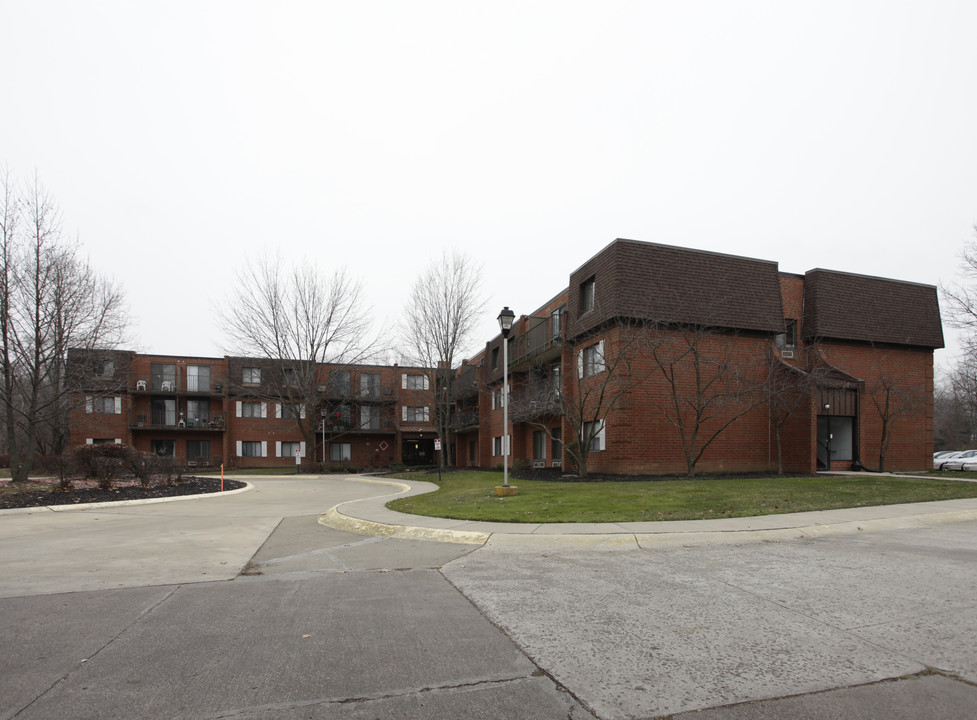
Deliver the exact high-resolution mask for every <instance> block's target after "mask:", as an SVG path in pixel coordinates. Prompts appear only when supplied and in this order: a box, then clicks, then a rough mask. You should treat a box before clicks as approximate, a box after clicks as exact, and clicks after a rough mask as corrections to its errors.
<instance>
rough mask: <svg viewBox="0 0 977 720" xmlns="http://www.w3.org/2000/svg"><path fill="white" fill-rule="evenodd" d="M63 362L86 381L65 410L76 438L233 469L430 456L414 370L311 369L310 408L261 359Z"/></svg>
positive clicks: (418, 372)
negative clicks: (312, 391)
mask: <svg viewBox="0 0 977 720" xmlns="http://www.w3.org/2000/svg"><path fill="white" fill-rule="evenodd" d="M82 364H83V365H84V366H83V367H79V365H82ZM69 367H70V368H71V372H72V373H73V374H74V376H75V377H80V378H82V385H83V387H84V388H85V390H84V391H83V392H82V393H79V394H78V396H77V397H76V398H75V402H73V403H72V406H71V410H70V411H69V427H70V435H71V445H72V446H77V445H82V444H86V443H89V444H91V443H101V442H117V443H125V444H127V445H131V446H133V447H135V448H136V449H138V450H141V451H144V452H154V453H156V454H158V455H160V456H163V457H173V458H175V459H177V460H179V461H181V462H184V463H186V465H188V466H190V467H218V466H220V465H222V464H223V465H224V466H225V467H227V468H230V469H234V468H261V467H268V468H272V467H283V466H290V465H292V466H294V465H295V464H296V456H298V461H299V462H300V463H301V464H303V465H306V466H308V465H310V464H312V463H319V462H322V463H326V464H335V465H354V466H359V467H380V466H389V465H390V464H392V463H401V462H403V463H407V464H430V463H432V462H434V457H435V456H434V438H435V435H436V433H435V431H434V423H433V418H432V416H431V407H430V405H431V401H430V397H431V395H430V391H429V388H430V373H429V372H428V371H426V370H424V369H421V368H408V367H399V366H397V365H393V366H374V365H358V366H355V367H320V368H316V372H317V378H316V382H317V383H318V385H317V386H316V389H315V397H316V402H315V403H314V407H309V404H308V403H307V402H305V401H304V399H303V398H304V396H299V395H298V394H296V393H295V392H291V391H290V390H291V387H290V386H291V385H292V384H293V383H292V382H291V378H290V377H289V372H290V371H289V369H287V368H284V369H283V368H282V367H281V366H280V364H279V363H276V362H274V361H271V360H266V359H255V358H238V357H222V358H216V357H182V356H175V355H142V354H138V353H134V352H128V351H106V352H100V353H97V354H95V355H94V356H93V355H90V354H84V355H83V354H81V353H77V354H75V355H74V356H73V355H72V354H71V353H69ZM303 427H304V429H305V432H303Z"/></svg>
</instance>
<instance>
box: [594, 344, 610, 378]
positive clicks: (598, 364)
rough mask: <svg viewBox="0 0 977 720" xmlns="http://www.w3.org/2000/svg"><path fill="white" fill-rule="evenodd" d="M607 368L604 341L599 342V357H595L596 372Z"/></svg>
mask: <svg viewBox="0 0 977 720" xmlns="http://www.w3.org/2000/svg"><path fill="white" fill-rule="evenodd" d="M606 368H607V366H606V364H605V363H604V341H603V340H601V341H600V342H599V343H597V357H595V358H594V372H604V370H605V369H606Z"/></svg>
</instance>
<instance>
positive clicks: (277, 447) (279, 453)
mask: <svg viewBox="0 0 977 720" xmlns="http://www.w3.org/2000/svg"><path fill="white" fill-rule="evenodd" d="M281 456H282V444H281V442H280V441H278V440H276V441H275V457H281Z"/></svg>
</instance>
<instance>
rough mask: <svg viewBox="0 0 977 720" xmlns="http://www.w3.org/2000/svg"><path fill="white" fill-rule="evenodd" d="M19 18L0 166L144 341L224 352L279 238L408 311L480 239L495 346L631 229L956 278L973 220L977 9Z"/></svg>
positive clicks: (0, 61)
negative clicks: (126, 310) (96, 274)
mask: <svg viewBox="0 0 977 720" xmlns="http://www.w3.org/2000/svg"><path fill="white" fill-rule="evenodd" d="M0 27H2V28H3V41H2V42H0V68H3V76H2V77H3V92H2V99H0V163H5V164H6V165H7V166H8V168H9V170H10V171H11V172H12V173H14V174H16V175H17V176H19V177H21V178H26V177H27V176H29V175H31V174H32V173H33V172H34V171H35V169H36V171H37V173H38V174H39V176H40V178H41V180H42V182H43V183H44V184H45V186H46V187H47V188H48V189H49V190H50V191H51V192H52V193H53V194H54V195H55V196H56V198H57V201H58V203H59V205H60V207H61V209H62V211H63V215H64V227H65V230H66V231H67V233H68V234H69V235H70V236H74V235H76V234H77V236H78V237H79V238H80V240H81V241H82V243H83V244H84V249H85V251H86V252H87V253H88V254H89V256H90V257H91V259H92V260H93V261H94V263H95V264H96V265H98V266H99V267H101V268H102V269H103V270H104V271H105V272H106V273H107V274H109V275H111V276H114V277H115V278H116V279H117V280H119V281H121V282H122V283H123V285H124V286H125V288H126V289H127V292H128V296H129V300H130V305H131V308H132V312H133V315H134V317H135V320H136V327H135V334H136V336H137V340H138V342H137V344H136V349H138V350H142V351H145V352H163V353H172V354H182V355H193V354H202V355H221V354H223V351H224V349H225V346H226V343H225V342H224V341H223V339H222V336H221V332H220V328H219V327H218V326H217V324H216V322H215V316H214V313H213V311H212V309H213V307H214V304H215V303H217V302H220V299H221V298H223V297H224V296H225V295H226V293H227V291H228V289H229V287H230V284H231V283H232V281H233V278H234V274H235V271H236V270H237V268H239V267H240V266H241V265H242V264H243V263H244V262H245V261H246V260H247V259H248V258H254V257H257V256H258V255H259V254H260V253H261V252H262V251H264V250H267V249H271V250H273V251H277V252H280V253H281V254H282V255H284V256H286V257H289V258H295V259H297V260H302V259H306V258H308V259H314V260H315V261H317V262H318V263H320V265H322V266H323V267H324V268H330V267H333V266H335V265H339V264H345V265H347V266H348V267H349V268H350V269H351V270H352V271H353V273H354V274H355V275H358V276H359V277H361V278H363V280H364V281H365V283H366V286H367V290H368V295H369V297H370V300H371V302H372V304H373V306H374V309H375V315H376V317H377V318H378V320H379V321H382V320H384V319H385V318H386V319H387V320H388V321H389V322H391V323H392V322H394V321H395V320H396V319H397V318H398V317H399V314H400V307H401V303H402V300H403V298H404V296H405V294H406V293H407V292H408V289H409V286H410V282H411V281H412V280H413V279H414V277H415V276H417V275H418V274H419V273H420V272H421V271H422V270H423V269H424V268H425V266H426V265H427V264H428V263H429V262H430V261H431V260H432V259H434V258H436V257H437V256H439V255H440V253H441V251H442V249H444V248H448V249H453V248H459V249H462V250H464V251H466V252H467V253H469V254H470V255H472V256H473V257H475V258H476V259H477V260H479V261H480V262H482V263H483V267H484V282H485V290H486V297H487V300H488V305H487V308H488V309H487V312H486V318H485V322H484V330H483V334H484V338H483V339H489V337H490V336H491V335H492V334H494V333H496V332H497V325H496V322H495V316H496V315H497V314H498V311H499V309H501V307H502V306H503V305H509V306H510V307H511V308H512V309H513V310H514V311H515V312H516V313H517V314H523V313H529V312H531V311H532V310H534V309H536V308H537V307H539V306H540V305H542V304H543V303H544V302H545V301H546V300H548V299H549V298H550V297H552V296H553V295H555V294H556V293H557V292H558V291H559V290H561V289H562V288H563V287H565V285H566V283H567V280H568V276H569V273H570V272H571V271H572V270H573V269H574V268H576V267H577V266H579V265H580V264H581V263H583V262H584V261H585V260H587V259H588V258H589V257H590V256H592V255H593V254H594V253H596V252H597V251H598V250H599V249H600V248H602V247H603V246H604V245H606V244H607V243H608V242H610V241H611V240H613V239H614V238H616V237H627V238H633V239H637V240H647V241H654V242H662V243H668V244H673V245H681V246H686V247H692V248H701V249H705V250H713V251H719V252H727V253H733V254H738V255H746V256H750V257H757V258H762V259H766V260H775V261H777V262H778V263H779V264H780V269H781V270H783V271H786V272H798V273H800V272H804V271H805V270H809V269H811V268H814V267H825V268H831V269H835V270H843V271H849V272H857V273H864V274H872V275H882V276H886V277H893V278H899V279H904V280H911V281H916V282H922V283H930V284H934V285H935V284H938V283H939V282H940V281H941V280H942V281H949V280H952V279H953V276H954V273H955V270H956V266H957V253H958V252H959V250H960V249H961V247H962V246H963V243H964V242H965V241H967V240H968V239H969V238H970V237H972V236H973V228H972V225H973V223H974V222H975V221H977V131H975V127H977V112H975V111H977V92H975V89H977V43H975V42H974V38H973V32H974V28H975V27H977V3H974V2H973V1H972V0H969V1H967V2H944V1H940V0H926V1H925V2H923V1H920V2H897V1H892V0H887V1H885V2H881V1H880V2H859V1H858V0H848V1H845V2H818V3H792V2H782V1H779V2H756V1H754V0H738V1H737V2H675V1H674V0H671V1H669V2H613V1H608V0H605V1H602V2H589V3H581V2H570V1H567V0H563V1H562V2H530V1H528V0H523V1H522V2H514V3H513V2H498V1H496V2H491V3H477V4H476V3H469V2H458V1H453V2H423V1H414V2H351V1H350V0H344V1H343V2H322V1H320V2H311V1H309V2H287V1H285V2H262V3H258V2H242V1H240V0H235V1H234V2H179V1H177V2H172V1H171V2H167V3H163V4H160V3H148V2H131V1H130V2H103V1H90V2H70V1H67V0H65V1H63V2H53V1H51V0H30V1H28V0H0ZM949 337H950V336H949V334H948V338H949ZM946 356H947V353H941V354H940V356H938V357H940V358H946Z"/></svg>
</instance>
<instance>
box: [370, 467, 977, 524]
mask: <svg viewBox="0 0 977 720" xmlns="http://www.w3.org/2000/svg"><path fill="white" fill-rule="evenodd" d="M969 474H970V473H968V474H967V475H969ZM955 476H956V474H955ZM402 477H404V478H405V479H413V480H421V479H423V480H427V481H430V482H436V481H437V475H436V474H435V475H418V474H410V475H404V476H402ZM961 477H965V476H961ZM509 482H510V484H511V485H517V486H518V487H519V494H518V495H515V496H510V497H505V498H499V497H496V496H495V495H494V494H493V490H494V488H495V486H496V485H501V484H502V474H501V473H497V472H487V471H477V472H467V471H461V472H451V473H445V474H444V476H443V480H442V482H441V483H440V489H439V490H438V491H437V492H434V493H428V494H425V495H417V496H414V497H409V498H401V499H399V500H394V501H392V502H391V503H389V504H388V507H390V508H391V509H392V510H398V511H400V512H406V513H413V514H416V515H429V516H434V517H447V518H457V519H461V520H488V521H495V522H527V523H539V522H634V521H647V520H702V519H710V518H724V517H747V516H752V515H771V514H776V513H793V512H803V511H806V510H831V509H837V508H850V507H863V506H871V505H894V504H896V503H914V502H926V501H931V500H950V499H954V498H971V497H977V483H965V482H951V481H946V480H929V479H925V478H894V477H883V476H878V475H870V474H866V475H858V476H853V477H835V476H820V475H819V476H817V477H778V476H772V477H765V478H733V477H721V478H717V477H700V478H696V479H694V480H687V479H666V480H638V481H633V482H619V481H612V482H547V481H533V480H514V479H510V481H509Z"/></svg>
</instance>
